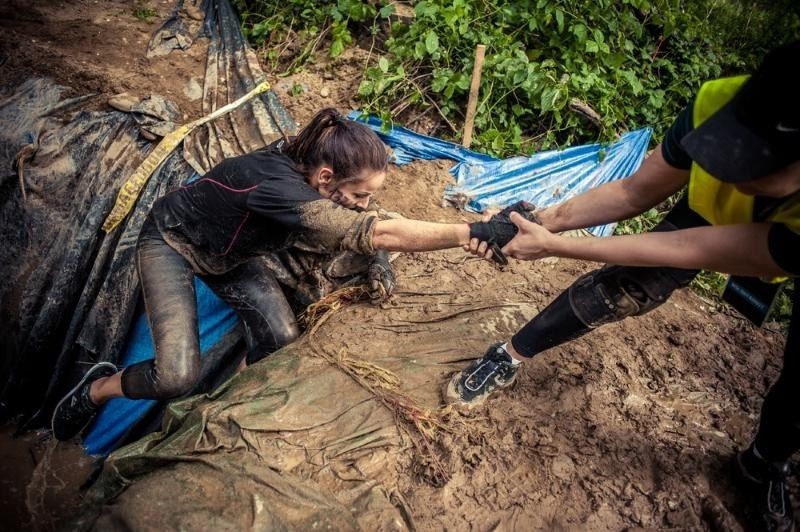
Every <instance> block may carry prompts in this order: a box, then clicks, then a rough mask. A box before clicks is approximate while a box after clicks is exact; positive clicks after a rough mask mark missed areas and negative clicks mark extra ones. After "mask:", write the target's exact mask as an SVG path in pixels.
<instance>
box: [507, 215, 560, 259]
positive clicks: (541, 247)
mask: <svg viewBox="0 0 800 532" xmlns="http://www.w3.org/2000/svg"><path fill="white" fill-rule="evenodd" d="M510 219H511V222H512V223H513V224H514V225H516V226H517V236H515V237H514V238H513V239H512V240H511V241H510V242H509V243H508V244H506V245H505V246H503V250H502V251H503V253H504V254H506V255H508V256H509V257H514V258H515V259H519V260H537V259H543V258H545V257H550V256H552V252H551V251H550V250H551V249H552V246H551V244H552V242H553V239H555V238H558V237H557V236H556V235H554V234H553V233H551V232H550V231H548V230H547V229H545V228H544V227H542V226H541V225H540V224H538V223H536V222H531V221H529V220H527V219H526V218H525V217H524V216H521V215H520V214H518V213H516V212H513V213H511V216H510Z"/></svg>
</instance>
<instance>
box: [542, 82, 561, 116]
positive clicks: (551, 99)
mask: <svg viewBox="0 0 800 532" xmlns="http://www.w3.org/2000/svg"><path fill="white" fill-rule="evenodd" d="M560 95H561V88H559V87H548V88H546V89H545V90H543V91H542V98H541V101H540V103H539V106H540V107H541V109H542V111H552V110H553V109H555V106H556V102H557V101H558V97H559V96H560Z"/></svg>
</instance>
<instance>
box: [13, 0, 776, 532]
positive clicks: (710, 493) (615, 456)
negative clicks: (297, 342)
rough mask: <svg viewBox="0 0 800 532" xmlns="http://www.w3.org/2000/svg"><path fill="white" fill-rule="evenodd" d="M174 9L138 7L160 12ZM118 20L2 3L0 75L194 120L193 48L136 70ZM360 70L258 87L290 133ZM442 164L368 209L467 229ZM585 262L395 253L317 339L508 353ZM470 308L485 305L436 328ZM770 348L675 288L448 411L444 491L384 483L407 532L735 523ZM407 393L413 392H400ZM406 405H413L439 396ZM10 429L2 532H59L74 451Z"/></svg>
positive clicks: (338, 66)
mask: <svg viewBox="0 0 800 532" xmlns="http://www.w3.org/2000/svg"><path fill="white" fill-rule="evenodd" d="M136 5H138V4H136ZM172 5H173V2H160V3H154V4H151V6H152V7H154V8H155V9H156V11H157V12H158V14H159V16H161V17H163V16H165V15H167V14H168V13H169V12H170V11H171V9H172ZM134 9H135V5H134V4H133V3H132V2H126V1H102V2H98V1H97V0H95V1H90V0H69V1H64V2H34V3H27V2H21V0H12V1H11V2H4V3H3V4H2V6H0V32H2V37H1V38H0V79H2V81H3V83H4V84H13V83H16V82H20V81H22V80H24V79H26V78H27V77H29V76H32V75H35V74H38V75H46V76H50V77H53V78H55V79H56V80H57V81H59V82H60V83H62V84H64V85H66V86H69V87H70V88H71V91H70V92H71V93H72V95H81V94H87V93H91V92H97V93H99V94H100V95H101V96H99V97H98V99H97V100H96V105H97V106H98V108H102V106H104V105H105V99H107V97H108V96H110V95H113V94H117V93H120V92H128V93H131V94H133V95H136V96H146V95H147V94H149V93H150V92H154V93H159V94H162V95H164V96H166V97H168V98H171V99H173V100H174V101H175V102H176V103H177V104H178V105H179V107H180V108H181V111H182V113H183V115H184V116H185V118H186V119H193V118H196V117H197V116H198V113H199V109H200V104H199V99H198V98H197V94H196V91H194V90H193V89H192V87H193V83H194V82H199V81H201V80H202V73H203V70H202V69H203V67H202V62H203V57H204V55H205V49H204V47H203V44H202V43H198V44H197V45H196V47H195V48H194V50H193V51H192V52H191V54H190V57H192V58H193V59H192V60H191V61H190V62H187V63H184V62H176V61H175V60H174V59H173V58H171V57H170V56H166V57H159V58H151V59H147V58H145V57H144V49H145V46H146V43H147V41H148V39H149V37H150V34H151V33H152V31H153V30H154V29H155V28H156V27H157V20H158V19H157V18H154V19H152V20H149V21H147V20H140V19H138V18H137V17H135V16H134V14H133V13H134ZM366 60H367V52H366V51H362V50H356V51H350V52H348V53H346V54H345V56H344V57H343V58H340V59H337V60H336V61H331V60H328V59H326V58H324V57H322V56H320V57H317V58H316V60H315V61H314V62H313V63H312V64H310V65H308V66H307V67H306V68H305V69H304V70H302V71H300V72H298V73H296V74H293V75H291V76H288V77H275V76H274V74H275V72H272V73H271V75H270V76H269V79H270V81H272V82H273V85H274V87H275V90H276V92H277V93H278V95H279V97H280V99H281V100H282V102H283V103H284V105H285V106H286V107H287V109H288V110H289V112H290V114H291V115H292V116H293V117H294V118H295V120H296V121H297V122H298V123H301V124H302V123H304V122H305V121H307V120H308V118H310V117H311V116H312V114H313V113H314V112H315V111H316V110H318V109H319V108H321V107H325V106H336V107H338V108H339V109H341V110H342V111H347V110H350V109H351V108H353V107H355V106H356V105H357V103H356V102H355V100H354V94H355V91H356V89H357V85H358V80H359V77H360V73H361V71H362V69H363V66H364V64H365V61H366ZM265 71H266V72H267V73H268V74H270V72H271V71H270V67H269V65H265ZM193 79H194V80H195V81H194V82H193V81H192V80H193ZM176 80H177V82H176ZM417 126H418V127H420V128H421V129H423V130H424V129H425V128H426V125H425V124H417ZM448 166H449V163H446V162H434V163H415V164H412V165H410V166H408V167H405V168H402V169H398V168H393V169H392V170H391V173H390V176H389V179H388V180H387V184H386V188H385V190H383V191H381V192H380V194H379V195H378V198H377V199H378V201H379V202H380V203H381V205H382V206H383V207H385V208H386V209H388V210H391V211H396V212H399V213H401V214H404V215H406V216H409V217H414V218H424V219H427V220H434V221H461V220H472V219H474V215H470V214H465V213H460V212H457V211H455V210H453V209H451V208H445V207H442V206H441V205H440V198H441V197H442V191H443V189H444V187H445V186H446V184H447V183H448V182H449V181H450V176H449V174H448V173H447V167H448ZM595 266H596V265H592V264H588V263H583V262H579V261H572V260H559V261H549V262H546V263H522V262H514V263H512V265H511V266H510V267H508V268H507V269H506V270H505V271H498V270H497V269H495V268H494V267H493V266H492V265H490V264H488V263H486V262H483V261H480V260H477V259H474V258H471V257H469V256H466V255H465V254H464V253H463V252H462V251H460V250H450V251H444V252H435V253H428V254H406V255H402V256H400V257H399V258H398V259H397V261H396V262H395V267H396V270H397V273H398V278H399V285H398V291H399V294H398V295H397V296H396V297H395V298H394V300H393V301H391V302H390V303H388V304H386V305H384V308H382V309H376V308H373V307H371V306H369V305H366V304H365V305H355V306H352V307H349V308H346V309H344V310H342V311H341V312H340V314H339V315H338V316H337V319H336V321H335V322H333V323H332V324H331V325H330V326H328V327H327V328H326V329H325V331H324V333H323V334H324V335H327V337H328V339H329V341H332V342H342V341H346V342H347V345H348V347H349V348H350V349H351V350H353V351H358V350H361V351H362V352H364V353H369V354H371V356H373V357H374V361H375V362H376V363H378V364H380V355H379V353H381V351H385V350H390V349H391V348H392V346H393V345H395V344H396V343H397V342H399V341H403V335H404V334H405V333H407V332H410V331H411V330H413V332H415V333H416V336H415V338H417V341H418V342H419V348H418V351H419V357H426V356H432V354H435V353H437V352H441V351H445V350H447V351H452V350H453V349H460V350H461V351H462V352H463V358H464V360H467V359H469V358H473V357H475V356H477V355H479V354H481V353H482V352H483V351H484V349H485V348H486V346H487V344H489V343H490V342H493V341H495V340H500V339H506V338H508V337H509V335H511V334H512V333H513V332H514V331H515V330H516V329H517V328H518V327H520V326H521V325H522V324H524V323H525V321H526V320H527V319H529V318H531V317H532V316H533V315H534V314H535V313H536V311H537V310H538V309H540V308H542V307H543V306H545V305H546V304H547V303H548V302H549V301H550V300H551V299H553V298H554V297H555V296H556V295H557V294H558V293H559V291H560V290H562V289H564V288H565V287H567V286H569V284H570V283H571V282H572V280H574V279H575V277H576V276H578V275H580V274H581V273H583V272H586V271H588V270H590V269H591V268H593V267H595ZM467 304H470V305H472V306H475V305H481V304H482V305H483V306H485V307H486V308H484V309H482V310H481V311H480V312H468V313H464V314H463V315H460V316H459V317H458V319H452V318H448V319H442V320H440V319H439V318H441V317H443V316H449V315H450V314H451V313H452V312H453V311H454V310H457V309H459V308H464V306H465V305H467ZM398 324H404V326H398ZM354 331H357V334H354ZM323 338H325V337H324V336H323ZM420 338H422V339H421V340H420ZM782 346H783V337H782V336H781V334H780V333H779V332H777V328H772V329H769V328H767V329H754V328H753V327H751V326H750V325H749V324H748V323H747V322H745V321H744V320H743V319H741V318H740V317H738V316H736V315H733V314H731V313H728V312H725V311H723V312H719V311H716V310H715V308H714V305H709V304H708V302H706V301H703V300H701V299H700V298H699V297H698V296H696V295H695V294H693V293H691V292H688V291H684V292H682V293H679V294H677V295H676V296H675V297H673V298H672V299H671V300H670V301H669V302H667V303H666V304H665V305H663V306H662V307H660V308H659V309H657V310H655V311H654V312H652V313H650V314H648V315H647V316H644V317H642V318H639V319H635V320H633V319H629V320H626V321H624V322H622V323H619V324H615V325H609V326H606V327H604V328H602V329H600V330H597V331H595V332H593V333H592V334H590V335H588V336H586V337H584V338H582V339H579V340H577V341H574V342H572V343H570V344H569V345H566V346H563V347H560V348H555V349H553V350H551V351H549V352H547V353H545V354H543V355H541V356H538V357H537V358H536V359H535V360H533V361H532V362H531V363H529V364H526V365H525V366H524V367H523V369H522V371H521V372H520V375H519V378H518V382H517V384H516V385H515V386H514V387H513V388H512V389H511V390H510V391H508V392H507V393H505V394H502V395H501V396H499V397H497V398H495V399H492V400H490V401H489V402H488V403H487V404H486V405H485V406H483V407H481V408H478V409H476V410H474V411H472V412H469V413H467V414H465V416H466V420H467V421H468V422H469V424H470V426H472V427H474V431H472V432H471V433H470V432H467V433H465V434H461V435H458V436H454V437H451V438H448V439H446V440H445V454H444V460H445V465H446V469H447V471H448V472H449V477H450V478H449V480H447V481H446V482H445V483H444V484H443V485H441V484H442V483H441V482H437V481H436V479H431V478H428V477H427V476H426V475H427V473H429V472H426V471H425V470H419V468H415V469H413V470H412V471H410V472H409V474H406V475H401V476H399V477H398V482H399V487H400V489H401V491H402V493H403V494H404V496H405V498H406V499H407V501H408V502H409V504H410V506H411V507H412V508H413V513H414V518H415V521H416V525H417V527H418V528H420V529H422V530H433V529H450V530H465V529H475V530H489V529H497V528H500V529H517V530H536V529H574V528H582V529H591V530H598V529H603V530H606V529H612V530H617V529H636V528H650V529H653V528H655V529H670V528H672V529H681V530H683V529H711V528H714V527H715V526H716V525H715V524H714V523H715V522H717V523H718V522H719V521H720V515H721V516H722V519H723V520H724V519H733V520H739V521H740V522H741V520H742V518H743V515H742V511H741V505H740V504H739V503H740V501H739V499H738V498H737V495H736V492H735V491H734V489H733V481H732V478H731V476H730V474H729V472H730V470H729V465H728V461H729V459H730V458H731V456H732V455H733V453H734V452H735V450H736V449H738V448H741V447H743V446H745V445H747V444H748V442H749V440H750V438H751V437H752V434H753V430H754V427H755V425H756V423H757V419H758V412H759V408H760V405H761V401H762V397H763V395H764V392H765V390H766V389H767V387H768V386H769V383H770V382H772V381H773V380H774V379H775V377H776V375H777V372H778V369H779V364H780V360H781V356H782ZM443 382H444V381H443ZM406 387H407V391H409V392H410V393H414V384H413V383H407V386H406ZM420 399H421V400H422V401H423V402H425V403H426V404H428V405H430V406H438V405H439V404H440V401H441V398H440V397H439V396H438V395H429V396H423V397H420ZM12 432H13V431H12V429H11V428H10V427H4V428H3V430H2V431H0V516H2V517H1V518H0V520H2V523H0V528H2V529H8V530H12V529H18V528H19V527H21V526H24V525H25V524H30V515H29V511H30V510H33V511H34V512H35V513H36V515H37V519H36V524H38V525H39V526H40V527H44V528H50V527H51V526H54V525H57V524H58V523H59V522H61V521H62V519H64V518H65V517H66V516H68V515H69V514H70V512H71V511H72V509H73V508H74V507H75V505H76V503H77V501H78V500H79V497H80V492H79V491H78V489H77V486H78V485H79V484H80V482H81V481H82V480H83V479H84V478H85V474H86V473H87V472H88V471H90V469H91V460H90V459H89V458H88V457H84V456H82V454H81V453H80V450H79V448H78V447H77V446H70V445H66V444H60V445H59V446H58V448H57V449H55V451H54V450H53V444H52V442H50V441H48V439H47V435H46V434H28V435H25V436H23V437H18V438H13V437H12V436H11V435H12ZM43 459H47V460H49V462H50V463H51V464H52V468H51V469H49V470H47V471H46V472H45V476H44V477H42V476H41V473H42V468H41V467H40V468H39V469H38V474H39V475H40V476H39V478H37V479H34V480H35V482H34V484H35V485H36V486H41V485H43V484H42V482H44V484H46V485H47V486H48V488H47V490H46V493H44V494H42V493H41V492H37V491H36V490H32V489H28V490H27V491H26V487H27V486H29V484H30V483H31V479H32V477H33V475H34V467H35V465H36V464H37V463H40V462H41V461H42V460H43ZM409 468H412V462H411V461H409ZM31 485H33V484H31ZM714 516H716V517H714ZM728 525H729V526H736V521H728Z"/></svg>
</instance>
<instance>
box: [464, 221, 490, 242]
mask: <svg viewBox="0 0 800 532" xmlns="http://www.w3.org/2000/svg"><path fill="white" fill-rule="evenodd" d="M494 236H495V235H494V231H493V230H492V225H491V223H489V222H474V223H471V224H469V238H470V240H472V239H473V238H477V239H478V240H479V241H480V242H488V243H490V244H491V243H494V240H493V239H494Z"/></svg>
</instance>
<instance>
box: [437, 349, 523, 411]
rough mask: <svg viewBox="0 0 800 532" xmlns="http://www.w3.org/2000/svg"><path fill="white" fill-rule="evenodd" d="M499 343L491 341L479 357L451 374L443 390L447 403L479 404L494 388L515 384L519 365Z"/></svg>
mask: <svg viewBox="0 0 800 532" xmlns="http://www.w3.org/2000/svg"><path fill="white" fill-rule="evenodd" d="M501 345H502V344H500V343H497V344H494V345H493V346H491V347H490V348H489V349H488V350H487V351H486V354H485V355H483V357H482V358H479V359H478V360H475V361H474V362H472V364H470V365H469V366H468V367H467V368H466V369H464V370H463V371H461V372H460V373H456V374H455V375H453V377H452V378H451V379H450V383H449V384H448V385H447V391H446V392H445V400H446V401H447V402H448V403H462V404H467V405H469V406H475V405H479V404H481V403H482V402H483V401H485V400H486V398H487V397H489V394H491V393H492V392H493V391H495V390H499V389H502V388H507V387H509V386H511V385H512V384H513V383H514V379H515V378H516V376H517V369H518V368H517V366H515V365H514V364H513V363H512V361H511V355H509V354H508V353H507V352H506V350H505V349H503V348H502V347H500V346H501Z"/></svg>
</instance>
